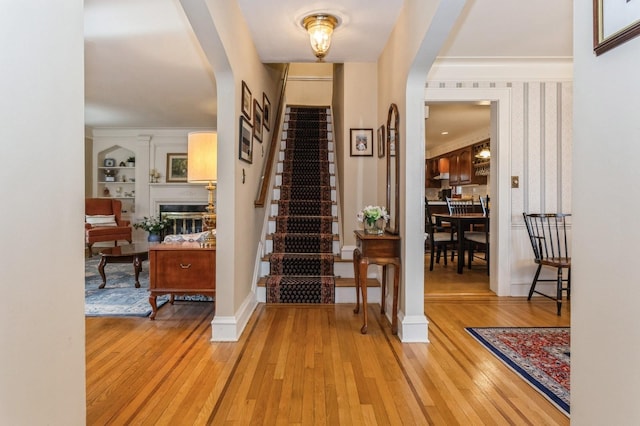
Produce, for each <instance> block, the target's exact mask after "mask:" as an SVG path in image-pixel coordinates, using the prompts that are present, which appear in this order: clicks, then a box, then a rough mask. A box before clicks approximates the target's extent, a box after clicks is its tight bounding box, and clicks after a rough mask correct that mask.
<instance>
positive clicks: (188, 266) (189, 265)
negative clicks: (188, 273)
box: [180, 263, 191, 269]
mask: <svg viewBox="0 0 640 426" xmlns="http://www.w3.org/2000/svg"><path fill="white" fill-rule="evenodd" d="M180 268H182V269H189V268H191V264H190V263H187V264H184V263H181V264H180Z"/></svg>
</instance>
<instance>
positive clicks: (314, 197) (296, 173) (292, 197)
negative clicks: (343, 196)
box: [265, 107, 335, 303]
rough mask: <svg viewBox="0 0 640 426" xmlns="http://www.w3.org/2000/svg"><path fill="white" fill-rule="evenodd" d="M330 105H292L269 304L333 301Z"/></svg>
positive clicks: (268, 281)
mask: <svg viewBox="0 0 640 426" xmlns="http://www.w3.org/2000/svg"><path fill="white" fill-rule="evenodd" d="M330 123H331V117H330V114H329V110H328V108H326V107H322V108H318V107H288V108H287V114H286V117H285V126H284V130H283V142H284V143H283V146H284V151H283V153H284V156H282V155H281V158H282V157H283V158H282V161H281V162H280V164H279V170H280V171H281V181H280V185H279V187H278V188H277V189H278V190H279V199H278V200H276V201H274V203H275V204H276V205H277V211H278V213H277V216H276V218H275V223H276V225H275V232H274V233H273V234H271V240H272V252H271V254H270V256H269V276H268V277H267V279H266V283H265V286H266V289H267V303H334V301H335V276H334V272H333V262H334V254H333V242H334V235H333V233H332V229H333V221H334V206H335V200H334V199H333V194H335V191H333V188H332V186H331V167H330V160H329V158H330V156H329V152H330V150H329V139H330V138H331V131H330V128H331V127H330V126H331V124H330Z"/></svg>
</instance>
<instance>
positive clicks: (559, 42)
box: [85, 0, 573, 128]
mask: <svg viewBox="0 0 640 426" xmlns="http://www.w3.org/2000/svg"><path fill="white" fill-rule="evenodd" d="M227 1H231V0H227ZM423 1H426V0H423ZM443 1H445V0H443ZM403 3H404V2H403V1H402V0H339V1H300V0H269V1H256V0H238V4H239V7H240V8H241V10H242V12H243V14H244V16H245V18H246V21H247V24H248V26H249V29H250V31H251V33H252V35H253V39H254V41H255V43H256V49H257V51H258V54H259V55H260V58H261V59H262V61H263V62H265V63H268V62H279V63H286V62H312V61H314V59H315V58H314V57H313V55H312V53H311V50H310V47H309V44H308V39H307V36H306V33H305V31H304V30H303V29H302V27H301V26H300V24H299V22H300V20H301V19H302V18H303V17H304V16H305V15H306V14H307V13H308V12H313V11H328V12H332V13H334V14H336V15H337V16H339V17H340V19H341V21H342V23H341V25H340V27H338V29H337V30H336V31H335V33H334V39H333V43H332V47H331V50H330V52H329V54H328V56H327V58H326V60H327V62H375V61H376V60H377V58H378V56H379V55H380V52H381V51H382V49H383V48H384V45H385V43H386V40H387V38H388V37H389V34H390V32H391V30H392V28H393V26H394V25H395V21H396V19H397V17H398V15H399V13H400V10H401V8H402V5H403ZM572 7H573V2H572V1H570V0H536V1H529V2H523V1H512V0H481V1H480V0H469V1H468V3H467V6H466V8H465V10H464V12H463V14H462V16H461V17H460V20H459V22H458V24H457V25H456V27H455V29H454V31H453V32H452V34H451V36H450V38H449V40H448V41H447V43H446V44H445V46H444V47H443V49H442V52H441V56H456V57H514V56H517V57H523V56H524V57H531V56H535V57H558V56H560V57H570V56H571V55H572ZM274 28H275V29H277V30H274ZM85 100H86V105H85V123H86V126H87V127H90V128H95V127H135V128H145V127H211V126H213V125H214V124H215V114H216V89H215V77H214V75H213V73H212V70H211V68H210V67H209V66H208V64H207V62H206V59H205V58H204V56H203V54H202V52H201V50H200V47H199V45H198V43H197V40H196V38H195V36H194V34H193V32H192V30H191V27H190V25H189V22H188V20H187V19H186V17H185V15H184V12H183V11H182V7H181V6H180V3H179V1H178V0H85ZM457 121H460V120H457ZM430 123H431V124H432V125H434V124H435V120H433V121H431V122H430Z"/></svg>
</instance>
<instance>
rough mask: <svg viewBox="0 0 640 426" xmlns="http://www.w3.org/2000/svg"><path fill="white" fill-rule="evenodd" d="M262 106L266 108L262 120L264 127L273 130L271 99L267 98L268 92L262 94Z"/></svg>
mask: <svg viewBox="0 0 640 426" xmlns="http://www.w3.org/2000/svg"><path fill="white" fill-rule="evenodd" d="M262 108H263V109H264V111H263V113H262V122H263V123H264V128H265V129H267V130H271V101H270V100H269V98H267V94H266V93H263V94H262Z"/></svg>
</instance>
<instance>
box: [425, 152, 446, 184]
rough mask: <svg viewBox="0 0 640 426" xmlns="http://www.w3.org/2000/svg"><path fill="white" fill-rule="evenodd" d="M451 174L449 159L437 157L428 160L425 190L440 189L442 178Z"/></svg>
mask: <svg viewBox="0 0 640 426" xmlns="http://www.w3.org/2000/svg"><path fill="white" fill-rule="evenodd" d="M448 173H449V159H448V158H447V157H435V158H431V159H429V160H426V171H425V179H426V180H425V188H440V180H441V178H440V176H441V175H443V174H448Z"/></svg>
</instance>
